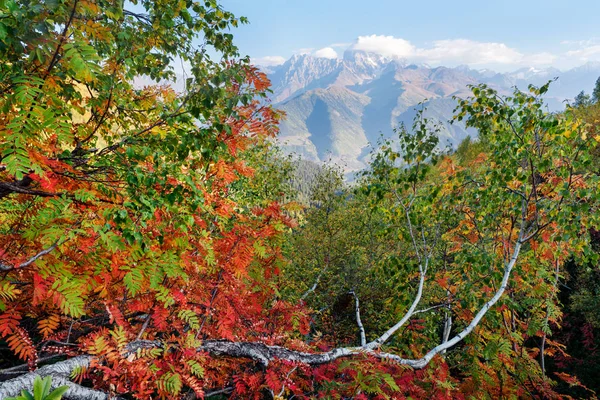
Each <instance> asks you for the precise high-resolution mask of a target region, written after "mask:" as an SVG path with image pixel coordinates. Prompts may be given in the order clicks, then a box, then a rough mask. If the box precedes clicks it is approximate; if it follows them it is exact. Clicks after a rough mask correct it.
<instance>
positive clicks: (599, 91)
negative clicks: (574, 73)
mask: <svg viewBox="0 0 600 400" xmlns="http://www.w3.org/2000/svg"><path fill="white" fill-rule="evenodd" d="M592 101H593V103H594V104H597V103H599V102H600V78H598V79H596V86H594V91H593V92H592Z"/></svg>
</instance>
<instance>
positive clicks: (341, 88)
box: [265, 50, 600, 173]
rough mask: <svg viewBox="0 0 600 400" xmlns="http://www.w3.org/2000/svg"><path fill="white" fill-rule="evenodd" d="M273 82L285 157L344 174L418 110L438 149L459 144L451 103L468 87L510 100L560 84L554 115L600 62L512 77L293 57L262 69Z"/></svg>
mask: <svg viewBox="0 0 600 400" xmlns="http://www.w3.org/2000/svg"><path fill="white" fill-rule="evenodd" d="M265 71H266V72H267V74H268V76H269V78H270V79H271V83H272V90H273V93H272V94H271V100H272V102H273V104H274V105H275V106H276V107H277V108H278V109H281V110H283V111H285V113H286V119H285V120H284V121H283V122H282V124H281V133H280V135H279V139H278V140H279V143H280V145H281V147H282V148H283V149H284V151H286V152H288V153H296V154H298V155H300V156H301V158H303V159H305V160H310V161H316V162H323V161H330V162H334V163H336V164H338V165H341V166H342V167H343V168H344V169H345V170H346V172H348V173H351V172H353V171H357V170H360V169H362V168H364V167H365V166H366V163H367V162H368V156H369V152H370V145H374V144H376V142H377V139H378V138H379V137H380V136H383V137H391V136H393V134H394V133H393V129H394V127H397V126H399V125H400V124H405V125H406V126H408V127H410V126H411V125H412V121H413V118H414V116H415V114H416V110H417V108H419V107H424V109H425V111H424V115H425V117H427V118H429V119H430V120H433V121H437V123H438V124H439V126H440V128H441V130H440V133H439V135H440V139H441V140H440V145H441V146H444V147H445V146H447V145H450V146H456V145H458V144H459V143H460V142H461V141H462V140H463V139H464V138H465V137H466V136H467V135H474V134H475V133H474V132H470V131H468V130H467V129H465V127H464V126H461V125H457V124H452V125H451V124H450V123H449V120H450V119H451V117H452V114H453V110H454V108H455V105H456V102H455V100H454V99H453V97H454V96H457V97H465V96H468V95H469V93H470V91H469V88H468V85H474V84H479V83H485V84H487V85H489V86H490V87H492V88H494V89H496V90H498V92H499V93H503V94H509V93H511V92H512V91H513V89H514V87H518V88H520V89H522V90H523V89H526V88H527V86H528V85H529V84H533V85H536V86H540V85H543V84H545V83H546V82H547V81H548V80H551V79H554V78H557V80H556V82H554V83H553V84H552V85H551V87H550V91H549V92H548V94H547V96H546V97H545V100H546V103H547V107H548V109H549V110H551V111H556V110H560V109H563V108H564V105H565V101H569V100H572V99H573V98H574V97H575V96H576V95H577V94H578V93H579V92H580V91H581V90H586V91H587V92H590V91H591V89H592V88H593V86H594V83H595V81H596V79H597V78H598V77H599V76H600V63H588V64H585V65H583V66H581V67H577V68H574V69H571V70H569V71H560V70H557V69H554V68H546V69H536V68H523V69H520V70H517V71H514V72H511V73H497V72H494V71H490V70H474V69H471V68H469V67H466V66H459V67H454V68H448V67H430V66H428V65H424V64H420V65H416V64H408V63H406V62H404V61H403V60H400V59H393V58H387V57H384V56H381V55H378V54H374V53H368V52H364V51H360V50H347V51H346V52H345V53H344V56H343V58H335V59H329V58H318V57H315V56H312V55H309V54H304V55H294V56H292V57H291V58H290V59H289V60H287V61H286V62H285V63H284V64H282V65H279V66H277V67H269V68H265Z"/></svg>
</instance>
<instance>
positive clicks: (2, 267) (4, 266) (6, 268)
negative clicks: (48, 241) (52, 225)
mask: <svg viewBox="0 0 600 400" xmlns="http://www.w3.org/2000/svg"><path fill="white" fill-rule="evenodd" d="M56 246H58V240H57V241H56V242H54V244H53V245H52V246H50V247H48V248H47V249H46V250H42V251H40V252H39V253H37V254H36V255H35V256H33V257H31V258H30V259H29V260H27V261H25V262H24V263H22V264H19V265H14V266H13V265H7V264H3V263H0V271H10V270H11V269H18V268H25V267H28V266H30V265H31V264H33V263H34V262H36V261H37V260H38V259H39V258H40V257H43V256H45V255H46V254H49V253H51V252H52V251H53V250H54V249H56Z"/></svg>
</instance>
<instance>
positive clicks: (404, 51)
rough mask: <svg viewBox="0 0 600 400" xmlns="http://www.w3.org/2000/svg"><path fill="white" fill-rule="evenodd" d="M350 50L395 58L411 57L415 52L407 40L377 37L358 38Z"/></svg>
mask: <svg viewBox="0 0 600 400" xmlns="http://www.w3.org/2000/svg"><path fill="white" fill-rule="evenodd" d="M352 48H353V49H355V50H363V51H368V52H371V53H377V54H381V55H382V56H386V57H397V58H409V57H412V56H414V53H415V51H416V48H415V47H414V46H413V45H412V44H411V43H410V42H409V41H408V40H404V39H400V38H395V37H393V36H379V35H371V36H359V37H358V39H357V40H356V43H354V45H353V46H352Z"/></svg>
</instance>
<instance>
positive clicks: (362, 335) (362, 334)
mask: <svg viewBox="0 0 600 400" xmlns="http://www.w3.org/2000/svg"><path fill="white" fill-rule="evenodd" d="M350 294H351V295H352V296H354V302H355V303H356V324H357V325H358V330H359V331H360V345H361V347H365V346H366V344H367V336H366V335H365V327H364V326H363V324H362V321H361V319H360V304H359V300H358V296H357V295H356V293H355V292H354V290H351V291H350Z"/></svg>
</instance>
